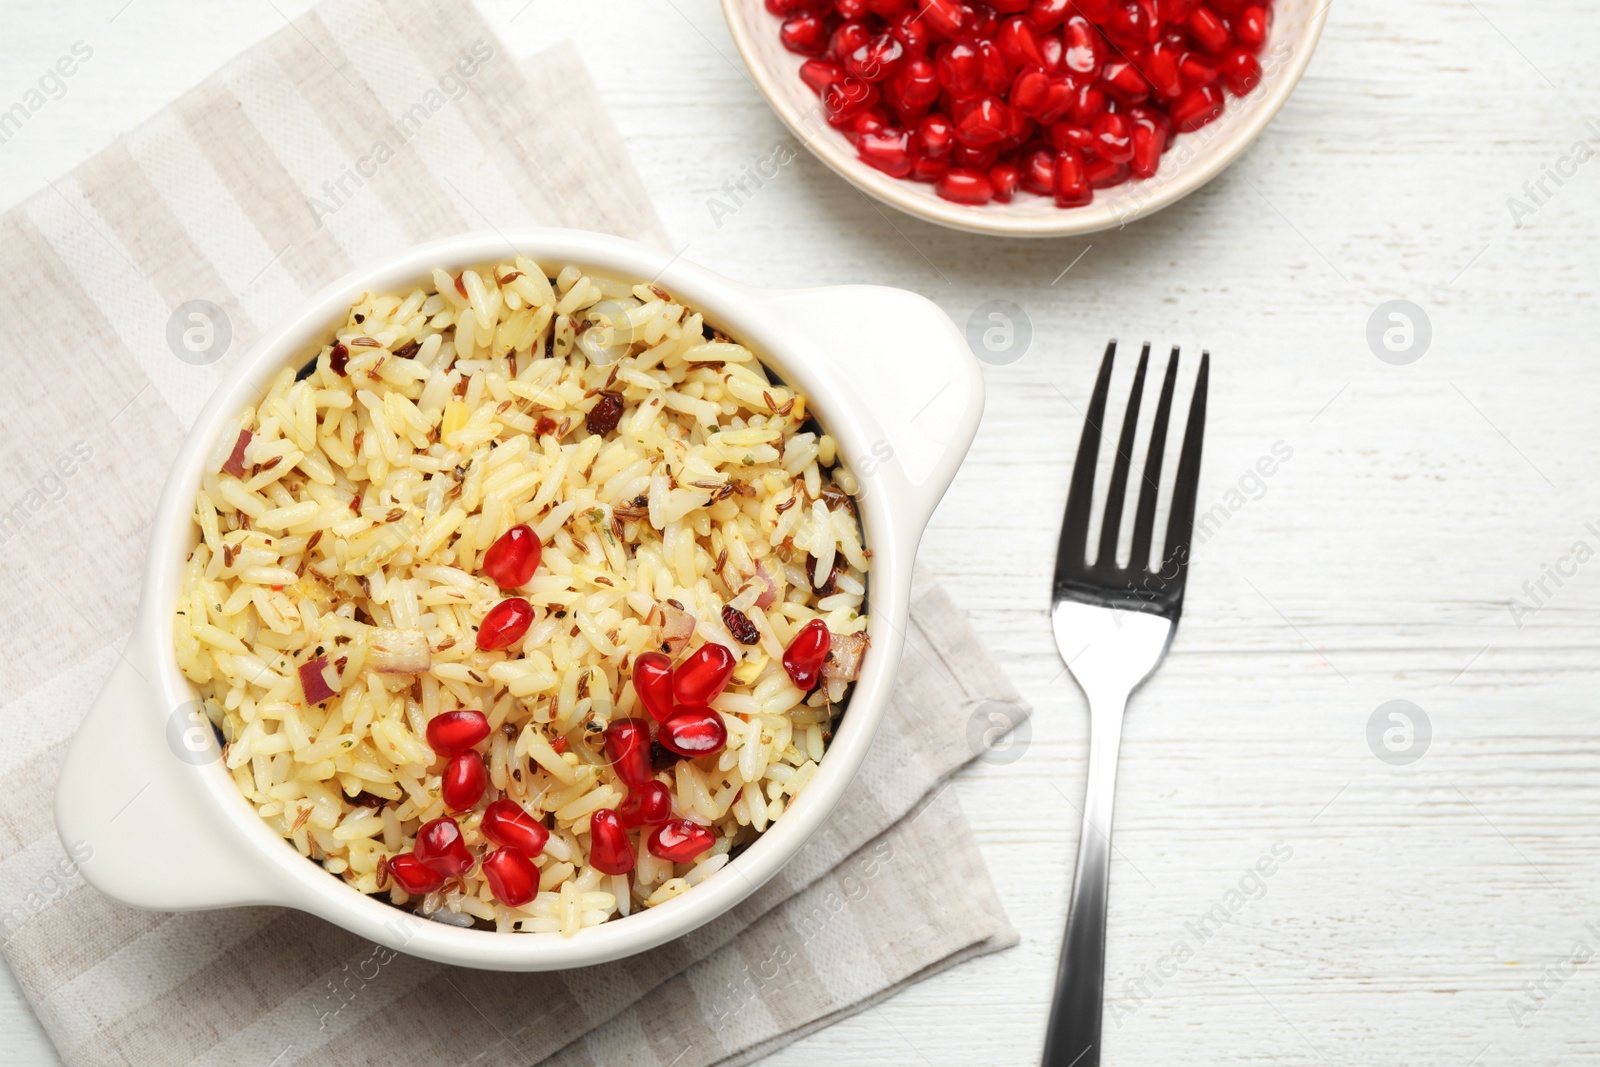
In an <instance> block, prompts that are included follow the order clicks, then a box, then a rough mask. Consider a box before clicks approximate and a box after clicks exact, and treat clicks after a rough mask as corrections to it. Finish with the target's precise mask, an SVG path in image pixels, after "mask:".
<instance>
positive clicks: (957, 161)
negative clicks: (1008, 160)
mask: <svg viewBox="0 0 1600 1067" xmlns="http://www.w3.org/2000/svg"><path fill="white" fill-rule="evenodd" d="M999 160H1000V146H999V145H997V144H992V145H989V146H988V147H987V148H973V147H971V146H970V145H964V144H957V145H956V149H955V151H954V152H951V153H950V165H951V167H952V168H954V169H956V170H976V171H982V172H984V173H985V174H987V173H988V171H989V168H990V167H992V166H994V165H995V164H996V163H997V162H999Z"/></svg>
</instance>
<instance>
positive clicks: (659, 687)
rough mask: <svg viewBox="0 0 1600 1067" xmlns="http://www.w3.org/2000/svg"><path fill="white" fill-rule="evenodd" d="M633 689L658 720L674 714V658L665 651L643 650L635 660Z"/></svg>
mask: <svg viewBox="0 0 1600 1067" xmlns="http://www.w3.org/2000/svg"><path fill="white" fill-rule="evenodd" d="M633 690H634V692H636V693H638V694H639V703H641V704H643V705H644V710H645V711H647V712H649V713H650V717H651V718H652V719H654V720H655V721H656V722H662V721H664V720H665V719H666V718H667V716H669V715H671V714H672V660H671V659H670V658H668V657H667V655H666V653H664V652H641V653H639V655H638V656H636V657H634V660H633Z"/></svg>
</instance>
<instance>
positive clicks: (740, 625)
mask: <svg viewBox="0 0 1600 1067" xmlns="http://www.w3.org/2000/svg"><path fill="white" fill-rule="evenodd" d="M722 625H724V626H726V627H727V628H728V632H729V633H731V634H733V636H734V639H735V640H737V641H738V642H739V643H740V644H741V645H753V644H756V643H757V642H758V641H760V640H761V632H760V631H759V630H757V629H756V624H755V623H753V622H751V621H750V616H748V615H746V614H745V613H744V612H742V611H740V610H739V609H738V608H736V607H734V606H733V605H732V604H726V605H724V606H723V608H722Z"/></svg>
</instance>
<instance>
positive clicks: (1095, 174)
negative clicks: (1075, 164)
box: [1084, 159, 1133, 189]
mask: <svg viewBox="0 0 1600 1067" xmlns="http://www.w3.org/2000/svg"><path fill="white" fill-rule="evenodd" d="M1084 172H1085V173H1086V174H1087V175H1088V177H1089V188H1091V189H1109V188H1110V187H1111V186H1113V185H1121V184H1122V183H1123V182H1125V181H1127V180H1128V177H1129V175H1131V174H1132V173H1133V171H1132V170H1131V169H1130V168H1129V166H1128V165H1127V164H1126V163H1113V162H1111V161H1110V160H1109V159H1091V160H1089V161H1088V163H1087V165H1086V166H1085V168H1084Z"/></svg>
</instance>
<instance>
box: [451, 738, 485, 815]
mask: <svg viewBox="0 0 1600 1067" xmlns="http://www.w3.org/2000/svg"><path fill="white" fill-rule="evenodd" d="M488 785H489V772H488V771H487V770H486V769H485V768H484V766H483V757H482V756H480V755H478V754H477V753H476V752H472V751H467V752H461V753H458V754H456V755H455V756H453V757H451V759H450V762H449V763H448V764H446V765H445V768H444V777H443V778H442V779H441V780H440V782H439V795H440V796H441V797H442V798H443V799H444V806H445V807H447V808H449V809H450V810H451V811H466V810H467V809H468V808H470V807H472V806H473V805H474V804H476V803H477V802H478V801H480V800H482V799H483V791H484V789H486V788H488Z"/></svg>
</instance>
